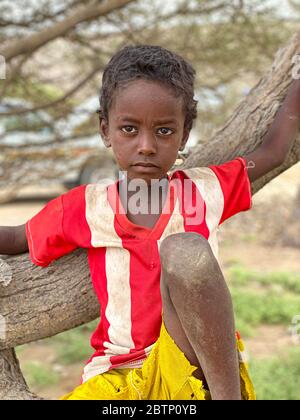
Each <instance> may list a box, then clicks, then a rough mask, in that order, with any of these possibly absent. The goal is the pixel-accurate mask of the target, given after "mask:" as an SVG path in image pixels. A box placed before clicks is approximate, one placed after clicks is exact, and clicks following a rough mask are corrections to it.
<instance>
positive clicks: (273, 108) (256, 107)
mask: <svg viewBox="0 0 300 420" xmlns="http://www.w3.org/2000/svg"><path fill="white" fill-rule="evenodd" d="M297 54H300V32H299V33H297V34H295V36H294V37H293V38H292V39H291V41H290V42H289V44H288V45H287V46H286V47H285V48H282V49H280V50H279V51H278V52H277V54H276V57H275V61H274V63H273V65H272V68H271V69H270V71H269V72H268V73H266V75H265V76H264V77H263V78H262V79H261V80H260V81H259V82H258V83H257V85H256V86H255V87H254V88H253V89H252V90H251V91H250V93H249V94H248V96H247V97H246V98H245V99H244V100H243V101H242V102H241V103H240V105H239V106H238V107H237V109H236V110H235V112H234V113H233V115H232V117H231V118H230V119H229V120H228V121H227V123H226V124H225V125H224V127H222V128H221V129H220V130H218V131H217V132H216V133H215V135H214V137H213V139H212V140H211V141H209V142H208V144H205V145H200V146H198V147H196V148H195V149H194V150H193V153H192V154H191V155H190V156H189V157H188V158H187V159H186V161H185V163H184V165H183V167H184V168H192V167H196V166H207V165H211V164H220V163H223V162H226V161H227V160H230V159H233V158H234V157H236V156H242V155H245V154H247V153H250V152H252V151H253V150H254V149H255V148H256V147H257V146H259V145H260V144H261V143H262V141H263V139H264V136H265V135H266V133H267V131H268V129H269V127H270V125H271V124H272V123H273V120H274V118H275V116H276V113H277V111H278V109H279V107H280V106H281V104H282V102H283V100H284V99H285V97H286V94H287V90H288V88H289V86H290V85H291V83H292V81H293V79H292V69H293V67H294V64H293V57H295V56H296V55H297ZM299 160H300V136H299V135H298V137H297V139H296V140H295V143H294V145H293V147H292V149H291V151H290V153H289V155H288V157H287V158H286V160H285V162H284V164H283V165H281V166H280V167H278V168H276V169H275V170H274V171H271V172H269V173H268V174H267V175H265V176H264V177H262V178H260V179H258V180H257V181H256V182H254V183H253V185H252V192H253V194H254V193H256V192H257V191H259V190H260V189H261V188H262V187H263V186H264V185H266V184H267V183H268V182H270V181H271V180H272V179H273V178H275V177H276V176H278V175H279V174H281V173H282V172H284V171H285V170H287V169H288V168H290V167H291V166H293V165H295V164H296V163H297V162H299Z"/></svg>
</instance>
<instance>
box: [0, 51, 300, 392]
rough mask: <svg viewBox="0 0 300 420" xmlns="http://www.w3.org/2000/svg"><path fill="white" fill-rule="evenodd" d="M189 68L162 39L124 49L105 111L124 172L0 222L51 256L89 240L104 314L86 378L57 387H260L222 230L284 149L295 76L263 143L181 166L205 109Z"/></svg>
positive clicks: (16, 249)
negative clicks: (225, 266)
mask: <svg viewBox="0 0 300 420" xmlns="http://www.w3.org/2000/svg"><path fill="white" fill-rule="evenodd" d="M194 76H195V72H194V69H193V68H192V67H191V65H190V64H188V63H187V62H186V61H185V60H184V59H183V58H181V57H180V56H178V55H176V54H174V53H172V52H171V51H168V50H166V49H163V48H161V47H156V46H148V45H140V46H135V47H125V48H124V49H122V50H121V51H119V52H118V53H117V54H116V55H115V56H113V57H112V59H111V61H110V62H109V63H108V65H107V67H106V69H105V72H104V74H103V82H102V90H101V96H100V111H99V121H100V133H101V136H102V139H103V141H104V144H105V146H106V147H112V150H113V152H114V155H115V158H116V161H117V163H118V165H119V167H120V170H121V171H122V178H121V179H119V180H118V181H116V182H114V181H111V182H106V183H99V184H89V185H82V186H79V187H77V188H74V189H72V190H71V191H69V192H67V193H65V194H63V195H61V196H59V197H58V198H56V199H54V200H52V201H50V202H49V203H48V204H47V205H46V206H45V207H44V208H43V209H42V210H41V211H40V212H39V213H38V214H37V215H35V216H34V217H33V218H32V219H30V220H29V221H28V222H27V223H26V224H25V225H22V226H18V227H15V228H13V227H9V228H4V227H2V228H0V253H1V254H17V253H22V252H26V251H28V250H29V252H30V258H31V260H32V262H33V263H34V264H37V265H40V266H42V267H45V266H48V265H49V264H50V263H51V262H52V261H53V260H55V259H58V258H60V257H61V256H63V255H65V254H67V253H69V252H72V251H73V250H74V249H75V248H77V247H82V248H86V249H87V250H88V260H89V266H90V273H91V279H92V282H93V286H94V289H95V293H96V294H97V297H98V299H99V302H100V305H101V320H100V323H99V325H98V327H97V329H96V331H95V332H94V334H93V336H92V338H91V344H92V346H93V347H94V349H95V353H94V354H93V356H92V357H91V358H90V360H89V361H88V362H87V364H86V366H85V368H84V372H83V376H82V384H81V385H79V386H78V387H77V388H76V389H74V390H73V392H71V393H69V394H68V395H66V396H64V397H63V398H62V399H95V400H101V399H103V400H106V399H108V400H109V399H123V400H124V399H147V400H156V399H163V400H164V399H171V400H172V399H184V400H192V399H199V400H201V399H203V400H204V399H215V400H217V399H219V400H239V399H248V400H250V399H255V392H254V389H253V386H252V383H251V380H250V378H249V375H248V372H247V369H246V365H245V364H244V363H243V361H242V359H241V357H240V352H241V351H242V342H241V340H240V338H239V336H238V333H235V326H234V315H233V308H232V302H231V297H230V294H229V291H228V288H227V286H226V283H225V280H224V277H223V275H222V272H221V270H220V267H219V264H218V261H217V237H216V233H217V229H218V226H219V225H220V224H221V223H222V222H224V221H225V220H226V219H228V218H230V217H231V216H233V215H234V214H236V213H238V212H240V211H244V210H247V209H249V208H250V206H251V190H250V181H251V182H253V181H255V180H256V179H257V178H259V177H261V176H263V175H264V174H266V173H267V172H269V171H270V170H272V169H273V168H275V167H276V166H279V165H280V164H282V162H283V161H284V159H285V157H286V156H287V154H288V152H289V150H290V148H291V146H292V143H293V141H294V140H295V138H296V134H297V132H298V130H299V125H300V122H299V116H300V105H299V104H300V83H299V81H295V82H294V83H293V85H292V87H291V89H290V91H289V94H288V96H287V98H286V100H285V102H284V104H283V106H282V108H281V110H280V111H279V112H278V115H277V116H276V119H275V122H274V123H273V126H272V127H271V128H270V130H269V132H268V134H267V136H266V138H265V139H264V142H263V144H262V145H261V146H260V147H258V148H257V149H256V150H255V151H254V152H252V153H250V154H248V155H247V156H237V157H236V158H235V159H233V160H231V161H229V162H226V163H224V164H222V165H217V166H215V165H212V166H210V167H207V168H193V169H188V170H175V171H173V172H172V171H171V168H172V167H173V165H174V162H175V160H176V158H177V154H178V151H179V150H183V149H184V147H185V144H186V142H187V140H188V137H189V133H190V130H191V128H192V125H193V121H194V119H195V117H196V105H197V102H196V101H195V100H194ZM157 187H159V188H157ZM154 192H155V193H154Z"/></svg>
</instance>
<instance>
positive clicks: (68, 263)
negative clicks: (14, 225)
mask: <svg viewBox="0 0 300 420" xmlns="http://www.w3.org/2000/svg"><path fill="white" fill-rule="evenodd" d="M299 41H300V36H299V34H297V35H295V36H294V37H293V38H292V40H291V41H290V43H289V44H288V46H287V47H286V48H285V49H281V50H280V51H279V52H278V54H277V56H276V59H275V62H274V65H273V66H272V69H271V70H270V71H269V72H268V73H267V74H266V75H265V77H264V78H263V79H262V80H261V81H260V82H259V83H258V84H257V85H256V86H255V87H254V88H253V89H252V90H251V92H250V93H249V95H248V96H247V97H246V99H245V100H244V101H243V102H242V103H241V104H240V105H239V107H238V108H237V109H236V111H235V113H234V114H233V116H232V117H231V118H230V120H229V121H228V122H227V123H226V124H225V126H224V127H223V128H222V129H220V130H219V131H218V132H217V133H216V135H215V136H214V138H213V139H212V141H210V142H209V143H208V144H207V145H205V146H199V147H196V148H195V150H194V153H193V154H192V155H191V156H189V157H188V159H187V160H186V162H185V164H184V167H185V168H188V167H194V166H205V165H209V164H212V163H216V164H218V163H221V162H224V161H226V160H229V159H231V158H233V157H235V156H236V155H243V154H246V153H248V152H250V151H252V150H253V149H254V148H255V147H257V146H258V145H259V144H260V143H261V142H262V140H263V137H264V136H265V134H266V133H267V130H268V128H269V126H270V124H271V123H272V121H273V119H274V117H275V114H276V112H277V110H278V108H279V106H280V105H281V103H282V102H283V99H284V97H285V96H286V92H287V89H288V87H289V85H290V83H291V81H292V77H291V71H292V67H293V63H292V58H293V57H294V56H295V54H297V53H299V49H300V42H299ZM299 159H300V138H299V137H298V138H297V140H296V141H295V144H294V145H293V148H292V150H291V153H290V154H289V156H288V157H287V159H286V161H285V163H284V164H283V165H282V166H281V167H280V168H278V169H276V170H275V171H273V172H271V173H269V174H267V175H266V176H264V177H263V178H261V179H259V180H258V181H257V182H255V183H254V185H253V186H252V187H253V192H254V193H255V192H256V191H258V190H259V189H260V188H262V187H263V186H264V185H265V184H266V183H267V182H269V181H270V180H271V179H273V178H274V177H276V176H277V175H278V174H280V173H281V172H283V171H284V170H285V169H287V168H289V167H290V166H292V165H293V164H295V163H296V162H298V161H299ZM0 302H1V309H0V314H1V317H2V337H1V323H0V363H1V365H2V369H1V372H0V399H1V398H2V399H5V398H13V399H32V398H37V397H35V396H34V395H33V394H31V393H30V391H29V390H28V388H27V386H26V383H25V381H24V379H23V377H22V374H21V371H20V369H19V366H18V362H17V359H16V357H15V355H14V352H13V350H12V348H13V347H15V346H17V345H20V344H23V343H28V342H30V341H34V340H38V339H41V338H44V337H48V336H52V335H54V334H56V333H59V332H62V331H65V330H67V329H70V328H73V327H75V326H78V325H80V324H82V323H85V322H88V321H90V320H92V319H95V318H96V317H97V316H98V315H99V304H98V302H97V299H96V297H95V294H94V292H93V290H92V286H91V282H90V276H89V269H88V265H87V258H86V252H85V251H83V250H76V251H75V252H73V253H72V254H70V255H67V256H65V257H63V258H62V259H60V260H58V261H56V262H54V263H53V264H51V266H50V267H47V268H43V269H42V268H40V267H36V266H33V265H32V263H31V262H30V261H29V258H28V254H26V255H22V256H13V257H7V256H6V257H2V260H0ZM0 321H1V318H0Z"/></svg>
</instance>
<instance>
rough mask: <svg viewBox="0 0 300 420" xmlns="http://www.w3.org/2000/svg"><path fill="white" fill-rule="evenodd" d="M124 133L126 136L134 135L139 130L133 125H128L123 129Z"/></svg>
mask: <svg viewBox="0 0 300 420" xmlns="http://www.w3.org/2000/svg"><path fill="white" fill-rule="evenodd" d="M122 131H123V132H124V133H126V134H134V133H136V132H137V129H136V128H135V127H133V126H132V125H126V126H125V127H122Z"/></svg>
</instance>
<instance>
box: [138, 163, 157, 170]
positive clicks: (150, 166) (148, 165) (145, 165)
mask: <svg viewBox="0 0 300 420" xmlns="http://www.w3.org/2000/svg"><path fill="white" fill-rule="evenodd" d="M133 166H134V167H136V168H138V169H141V170H144V171H145V170H151V169H152V170H153V169H157V168H158V166H156V165H154V163H145V162H138V163H135V164H134V165H133Z"/></svg>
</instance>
